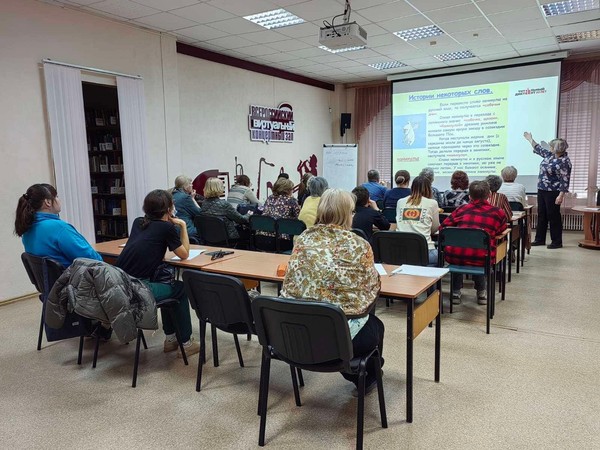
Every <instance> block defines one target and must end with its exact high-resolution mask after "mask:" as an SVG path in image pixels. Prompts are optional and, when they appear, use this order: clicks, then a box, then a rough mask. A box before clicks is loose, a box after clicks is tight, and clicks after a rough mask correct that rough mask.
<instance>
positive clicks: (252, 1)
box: [42, 0, 600, 83]
mask: <svg viewBox="0 0 600 450" xmlns="http://www.w3.org/2000/svg"><path fill="white" fill-rule="evenodd" d="M42 1H45V2H46V3H52V4H59V5H64V6H67V7H69V8H76V9H80V10H83V11H87V12H90V13H94V14H100V15H103V16H108V17H110V18H113V19H115V20H118V21H124V22H127V23H129V24H132V25H136V26H141V27H144V28H150V29H154V30H158V31H163V32H168V33H170V34H173V35H175V36H176V37H177V39H178V40H179V41H181V42H185V43H187V44H191V45H194V46H196V47H201V48H204V49H207V50H211V51H214V52H218V53H223V54H225V55H229V56H233V57H236V58H240V59H245V60H249V61H252V62H254V63H258V64H263V65H266V66H271V67H275V68H278V69H282V70H285V71H288V72H292V73H296V74H300V75H304V76H307V77H310V78H315V79H318V80H322V81H326V82H330V83H349V82H362V81H371V80H380V79H385V77H386V76H387V75H388V74H391V73H399V72H410V71H415V70H425V69H434V68H440V67H446V66H453V65H464V64H473V63H478V62H482V61H493V60H499V59H506V58H513V57H518V56H525V55H532V54H539V53H547V52H554V51H558V50H570V51H571V52H573V53H585V52H597V51H600V40H591V41H583V42H573V43H568V44H558V43H557V42H556V36H557V35H560V34H565V33H572V32H577V31H590V30H598V29H600V9H599V8H598V6H597V4H598V2H597V1H596V9H594V10H591V11H587V12H582V13H574V14H567V15H564V16H559V17H548V18H546V17H545V16H544V14H543V13H542V11H541V8H540V4H543V3H549V2H551V1H555V0H543V1H540V0H351V6H352V17H351V20H353V21H356V22H358V24H359V25H360V26H362V27H363V28H365V29H366V30H367V33H368V48H366V49H364V50H358V51H351V52H344V53H338V54H335V55H334V54H331V53H329V52H327V51H325V50H321V49H319V48H318V46H319V42H318V41H319V39H318V35H319V27H322V26H323V20H327V21H331V19H332V17H333V16H334V15H337V14H341V13H343V11H344V0H42ZM277 8H285V9H286V10H288V11H290V12H292V13H294V14H295V15H297V16H299V17H301V18H302V19H304V20H305V21H306V23H303V24H300V25H293V26H289V27H284V28H279V29H277V30H267V29H265V28H262V27H260V26H258V25H255V24H253V23H251V22H249V21H247V20H246V19H244V18H243V16H246V15H250V14H254V13H259V12H264V11H269V10H272V9H277ZM340 19H341V18H340ZM340 19H338V21H339V20H340ZM336 23H340V22H337V21H336ZM431 24H435V25H437V26H438V27H439V28H441V29H442V30H443V31H444V32H445V35H442V36H437V37H435V38H428V39H421V40H416V41H411V42H410V43H407V42H404V41H403V40H402V39H400V38H397V37H396V36H394V35H393V34H392V33H393V32H394V31H400V30H404V29H408V28H414V27H419V26H425V25H431ZM431 41H435V45H433V44H432V43H431ZM458 50H470V51H471V52H472V53H473V54H475V55H476V57H475V58H470V59H466V60H460V61H450V62H445V63H444V62H441V61H438V60H437V59H436V58H434V55H438V54H442V53H446V52H452V51H458ZM396 60H397V61H402V62H403V63H405V64H407V67H402V68H397V69H390V70H384V71H380V70H376V69H373V68H371V67H369V66H368V64H372V63H377V62H385V61H396Z"/></svg>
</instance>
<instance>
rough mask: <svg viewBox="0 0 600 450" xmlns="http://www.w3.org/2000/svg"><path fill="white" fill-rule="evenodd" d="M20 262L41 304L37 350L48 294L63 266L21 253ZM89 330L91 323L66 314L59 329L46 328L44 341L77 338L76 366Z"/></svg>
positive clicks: (51, 260)
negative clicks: (38, 295) (38, 294)
mask: <svg viewBox="0 0 600 450" xmlns="http://www.w3.org/2000/svg"><path fill="white" fill-rule="evenodd" d="M21 261H22V262H23V266H25V270H26V271H27V275H28V276H29V280H30V281H31V283H32V284H33V285H34V286H35V288H36V289H37V291H38V292H39V293H40V301H41V302H42V312H41V315H40V329H39V333H38V342H37V349H38V350H41V349H42V336H43V334H44V325H45V320H44V317H45V310H46V300H47V298H48V294H49V293H50V290H51V289H52V286H54V283H55V282H56V280H57V279H58V278H59V277H60V276H61V275H62V273H63V272H64V270H65V269H64V268H63V266H62V265H61V264H60V263H58V262H57V261H55V260H53V259H51V258H45V257H40V256H34V255H32V254H30V253H22V254H21ZM90 328H91V322H90V321H89V320H88V319H85V318H83V317H81V316H79V315H78V314H75V313H67V315H66V317H65V324H64V326H63V327H62V328H61V329H58V330H57V329H54V328H50V327H46V330H45V331H46V340H47V341H48V342H53V341H59V340H62V339H70V338H74V337H79V352H78V354H77V364H81V357H82V354H83V338H84V336H86V335H87V334H88V333H89V331H90Z"/></svg>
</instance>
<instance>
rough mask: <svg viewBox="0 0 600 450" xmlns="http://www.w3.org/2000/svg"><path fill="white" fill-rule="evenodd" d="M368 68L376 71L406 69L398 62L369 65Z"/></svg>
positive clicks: (404, 65)
mask: <svg viewBox="0 0 600 450" xmlns="http://www.w3.org/2000/svg"><path fill="white" fill-rule="evenodd" d="M369 67H372V68H373V69H377V70H386V69H396V68H398V67H406V64H404V63H403V62H400V61H387V62H379V63H374V64H369Z"/></svg>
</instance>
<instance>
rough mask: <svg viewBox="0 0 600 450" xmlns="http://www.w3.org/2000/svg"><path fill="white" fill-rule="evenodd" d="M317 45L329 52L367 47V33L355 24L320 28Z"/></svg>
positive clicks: (349, 23)
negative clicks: (322, 46)
mask: <svg viewBox="0 0 600 450" xmlns="http://www.w3.org/2000/svg"><path fill="white" fill-rule="evenodd" d="M319 43H320V44H323V45H324V46H325V47H327V48H329V49H331V50H339V49H343V48H349V47H363V46H366V45H367V32H366V30H365V29H364V28H362V27H360V26H359V25H358V24H357V23H356V22H348V23H344V24H342V25H336V26H335V27H325V28H321V31H320V33H319Z"/></svg>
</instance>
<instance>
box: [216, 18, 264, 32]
mask: <svg viewBox="0 0 600 450" xmlns="http://www.w3.org/2000/svg"><path fill="white" fill-rule="evenodd" d="M210 26H211V27H213V28H216V29H217V30H221V31H224V32H226V33H229V34H243V33H252V32H253V31H262V30H264V28H263V27H261V26H260V25H256V24H255V23H252V22H250V21H249V20H246V19H243V18H241V17H235V18H233V19H227V20H221V21H219V22H211V23H210Z"/></svg>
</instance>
